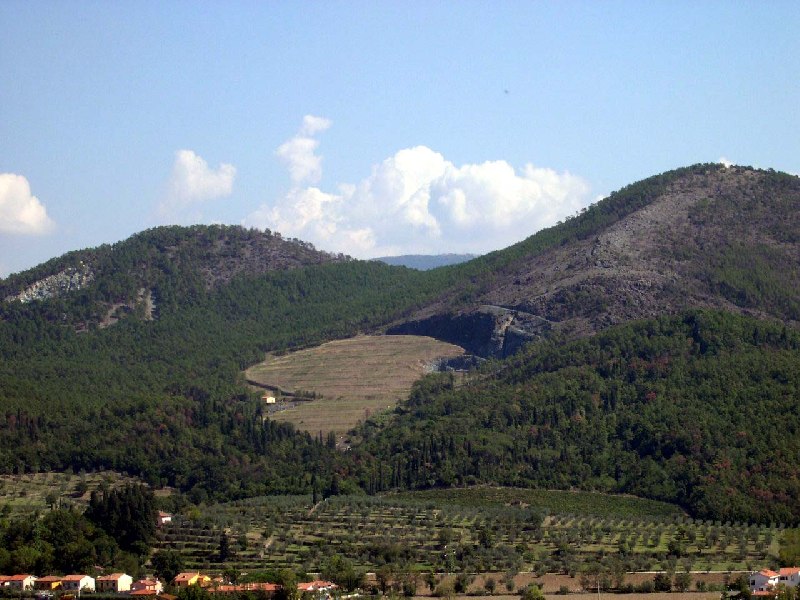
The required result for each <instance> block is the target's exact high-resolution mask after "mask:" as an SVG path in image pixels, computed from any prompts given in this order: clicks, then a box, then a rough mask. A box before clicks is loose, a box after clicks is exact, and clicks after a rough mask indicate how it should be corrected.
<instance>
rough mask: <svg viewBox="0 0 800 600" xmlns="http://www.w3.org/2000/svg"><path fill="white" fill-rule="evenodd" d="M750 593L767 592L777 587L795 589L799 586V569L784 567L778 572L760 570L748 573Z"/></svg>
mask: <svg viewBox="0 0 800 600" xmlns="http://www.w3.org/2000/svg"><path fill="white" fill-rule="evenodd" d="M749 579H750V591H753V592H769V591H772V590H774V589H775V587H777V586H779V585H785V586H786V587H797V586H798V585H800V567H784V568H782V569H780V570H778V571H772V570H770V569H762V570H761V571H758V572H757V573H750V578H749Z"/></svg>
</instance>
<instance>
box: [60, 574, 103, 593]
mask: <svg viewBox="0 0 800 600" xmlns="http://www.w3.org/2000/svg"><path fill="white" fill-rule="evenodd" d="M61 589H62V590H64V591H69V592H80V591H86V592H93V591H94V589H95V587H94V577H89V576H88V575H64V577H62V578H61Z"/></svg>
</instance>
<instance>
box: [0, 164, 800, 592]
mask: <svg viewBox="0 0 800 600" xmlns="http://www.w3.org/2000/svg"><path fill="white" fill-rule="evenodd" d="M798 215H800V178H797V177H794V176H790V175H787V174H783V173H776V172H774V171H762V170H757V169H750V168H745V167H732V168H725V167H723V166H721V165H693V166H691V167H686V168H683V169H677V170H675V171H671V172H668V173H664V174H661V175H656V176H654V177H651V178H648V179H646V180H643V181H640V182H637V183H634V184H631V185H630V186H627V187H625V188H623V189H621V190H620V191H618V192H615V193H613V194H611V195H610V196H608V197H607V198H604V199H603V200H600V201H598V202H597V203H596V204H594V205H592V206H591V207H589V208H588V209H587V210H585V211H582V212H580V213H579V214H577V215H575V216H574V217H572V218H570V219H567V220H566V221H565V222H563V223H561V224H559V225H557V226H554V227H552V228H549V229H545V230H542V231H540V232H539V233H536V234H535V235H533V236H531V237H530V238H528V239H526V240H524V241H523V242H520V243H518V244H515V245H513V246H510V247H509V248H506V249H504V250H499V251H496V252H493V253H490V254H487V255H484V256H480V257H477V258H474V259H473V260H469V261H467V262H463V263H460V264H457V265H451V266H446V267H441V268H437V269H432V270H429V271H416V270H413V269H408V268H405V267H393V266H389V265H385V264H381V263H376V262H369V261H357V260H352V259H349V258H348V257H346V256H343V255H331V254H327V253H324V252H319V251H317V250H315V249H314V248H313V247H311V246H310V245H309V244H305V243H303V242H300V241H298V240H285V239H283V238H282V237H281V236H280V235H279V234H277V233H272V232H261V231H256V230H245V229H242V228H238V227H230V226H194V227H189V228H182V227H163V228H156V229H154V230H148V231H146V232H142V233H141V234H137V235H135V236H133V237H131V238H129V239H128V240H123V241H122V242H119V243H117V244H114V245H113V246H102V247H99V248H95V249H87V250H80V251H75V252H72V253H68V254H67V255H64V256H62V257H57V258H54V259H52V260H51V261H48V262H47V263H44V264H43V265H40V266H39V267H36V268H34V269H31V270H29V271H27V272H24V273H20V274H16V275H14V276H12V277H10V278H8V279H5V280H2V281H0V297H2V298H5V300H4V301H3V302H2V303H0V359H2V360H0V402H2V404H0V406H2V409H0V473H1V474H2V475H3V476H4V477H5V479H4V480H3V485H2V492H3V494H2V495H0V504H3V505H4V506H5V507H6V508H3V511H4V515H5V518H6V520H4V521H2V523H0V536H2V538H3V540H5V543H6V545H8V546H9V547H12V548H16V549H15V550H13V551H11V552H7V553H5V554H4V553H2V552H0V562H2V564H3V565H5V567H4V568H6V569H11V568H12V566H14V568H15V569H22V568H23V567H24V568H25V569H27V570H30V571H34V570H35V569H36V568H37V567H36V565H37V564H40V565H44V564H48V563H47V561H48V560H49V561H50V563H49V564H53V560H52V559H53V558H62V557H54V556H51V555H49V554H47V553H46V552H45V553H44V554H42V553H40V554H37V555H35V556H38V557H39V558H37V559H34V558H31V557H32V556H34V554H31V552H30V551H29V549H30V548H34V549H37V548H39V547H42V542H41V540H40V539H38V538H36V536H40V535H44V534H48V535H49V534H52V533H53V532H52V531H49V532H42V531H41V529H40V528H37V527H36V523H39V522H47V523H51V522H56V521H58V520H59V519H65V520H67V521H69V522H80V520H81V519H82V514H81V511H82V510H83V509H84V507H85V506H86V504H87V502H88V500H87V494H90V493H91V491H92V490H93V489H95V490H97V489H103V488H104V487H109V486H110V489H114V485H116V484H113V482H114V481H117V480H119V481H125V482H127V483H130V482H142V483H144V484H145V485H146V486H147V488H146V489H148V490H156V491H160V490H169V492H170V493H169V494H165V493H162V492H159V494H160V495H159V496H158V497H157V498H156V499H154V500H153V502H154V503H155V504H157V505H158V506H159V508H160V509H163V510H166V511H168V512H170V513H173V514H174V520H173V521H172V522H171V523H170V524H169V525H166V524H165V525H166V526H164V527H163V528H161V529H160V530H159V532H158V534H157V535H156V537H155V538H154V539H153V540H150V541H148V542H147V544H149V545H146V547H144V546H141V545H139V546H133V545H130V544H128V545H127V546H125V547H124V549H123V548H122V547H121V546H120V547H118V548H116V549H115V547H114V545H113V544H111V543H110V542H109V541H108V539H106V538H104V537H103V535H105V534H103V535H100V532H99V531H98V529H97V528H94V529H93V528H92V527H95V526H94V525H93V526H92V527H88V526H86V527H84V530H83V531H85V532H86V540H88V541H89V542H90V543H91V544H98V546H97V547H98V548H99V547H103V548H105V549H106V550H107V551H105V550H104V551H103V552H101V553H100V554H99V555H98V553H97V551H96V552H95V554H91V552H89V551H88V550H87V553H84V554H82V560H83V561H84V562H83V563H81V564H90V565H92V564H97V563H98V562H102V563H103V564H102V566H103V567H104V568H109V569H110V568H115V567H116V568H125V569H129V570H132V569H133V568H134V567H135V568H137V569H140V570H146V569H148V568H149V567H150V566H151V565H152V562H150V561H151V560H152V559H153V558H155V557H156V554H153V551H154V549H155V552H156V553H160V552H164V553H167V554H166V555H168V556H178V557H179V558H180V559H181V560H183V561H184V562H185V565H186V566H187V568H192V569H202V570H211V571H213V572H219V573H221V572H224V571H226V570H237V571H247V572H254V571H261V570H263V571H264V572H265V573H266V574H267V575H264V576H270V577H273V576H274V575H275V573H276V571H281V570H285V569H290V570H294V571H303V572H318V571H324V569H325V568H326V565H328V564H330V563H331V561H336V560H339V559H340V558H341V559H342V560H346V561H348V564H349V565H350V566H351V567H352V568H353V569H356V570H358V572H367V571H369V572H375V573H378V572H379V571H381V570H382V569H383V571H384V572H385V573H388V575H387V576H389V575H392V573H394V574H395V575H396V574H398V573H400V574H402V577H401V576H400V575H397V577H398V579H397V581H400V579H402V578H405V577H407V576H411V574H416V576H423V574H424V573H427V572H430V573H440V574H441V573H445V572H450V573H462V574H466V573H473V574H474V573H482V574H483V575H481V576H480V578H478V579H476V580H474V581H473V582H471V583H469V584H468V585H467V587H466V588H464V586H463V585H462V584H463V583H464V580H462V581H461V582H458V581H454V582H452V583H454V585H455V584H458V587H461V588H464V589H462V593H463V592H465V591H466V590H467V589H469V590H470V591H472V592H475V593H477V592H478V591H481V589H479V588H482V591H488V588H487V587H486V584H487V580H488V578H491V577H494V578H495V581H494V584H493V585H495V588H494V590H493V591H492V592H491V593H495V594H497V593H499V592H501V591H502V589H503V588H504V587H505V583H502V582H503V579H504V578H507V579H509V580H510V581H511V582H513V586H518V585H522V584H521V581H522V579H516V576H517V575H518V574H525V576H526V577H528V578H529V579H531V578H533V579H535V578H538V577H540V576H543V575H545V574H548V573H549V574H550V575H551V576H554V577H555V576H557V577H567V578H570V579H571V580H572V581H571V582H568V583H565V584H563V585H565V586H566V588H567V589H566V591H575V590H578V589H582V588H586V586H585V585H583V583H586V582H583V583H581V582H580V580H581V577H587V578H589V579H591V578H592V577H594V578H595V580H596V579H597V578H598V577H601V578H602V577H605V578H606V579H603V581H611V580H612V579H613V575H614V574H615V573H616V574H619V573H623V574H625V576H626V577H627V576H628V575H627V574H629V573H630V572H637V573H639V575H637V576H636V577H638V578H639V579H635V578H634V577H633V576H631V579H630V580H629V581H628V583H631V582H632V581H635V582H636V583H635V585H634V586H633V587H631V586H629V585H627V584H626V583H625V582H624V581H622V580H620V581H616V582H612V583H613V584H614V585H612V584H611V583H609V584H608V585H606V584H605V583H603V585H602V586H601V587H603V588H606V589H611V588H615V589H617V590H620V591H632V590H634V591H635V589H638V588H636V587H635V586H638V585H640V584H641V585H642V586H644V587H643V588H642V590H644V591H647V590H646V589H645V588H646V587H647V585H645V584H646V583H648V581H645V580H647V579H652V577H650V576H649V575H645V573H646V572H649V571H658V572H660V573H672V574H673V575H675V576H677V575H676V574H678V573H680V572H691V573H692V577H694V578H695V579H694V581H693V582H692V585H696V582H697V581H700V580H701V579H702V578H701V577H700V575H699V572H704V573H705V572H707V571H708V572H710V573H709V576H713V577H718V575H717V574H715V572H717V571H724V572H740V571H748V570H750V569H753V568H761V567H763V566H773V567H777V566H779V564H784V563H786V564H792V563H794V562H798V560H800V554H798V552H796V549H794V548H795V546H797V545H798V544H796V543H795V542H794V541H792V540H796V538H797V531H798V530H797V527H798V525H800V507H799V506H798V504H797V498H798V497H800V483H799V482H800V471H799V470H798V469H800V466H799V465H800V431H798V423H797V420H796V419H793V418H791V415H795V414H796V412H797V406H798V398H800V328H798V321H800V312H798V310H800V308H798V307H800V267H798V265H799V264H800V262H798V261H799V260H800V237H798V233H797V232H798V231H800V223H799V222H798ZM76 269H86V272H87V273H88V272H91V277H88V276H87V277H84V278H83V279H82V280H81V285H80V286H71V287H70V286H67V285H49V284H48V285H45V284H47V282H52V281H61V279H63V276H62V275H60V274H64V273H72V272H74V270H76ZM59 277H61V279H59ZM53 278H55V279H53ZM30 290H39V291H37V292H36V294H33V293H32V292H30ZM42 290H44V291H43V292H41V293H39V292H40V291H42ZM23 300H24V302H23ZM110 310H113V316H114V318H113V319H109V318H107V317H108V315H109V311H110ZM387 334H391V335H387ZM465 351H466V352H467V353H470V354H475V355H477V356H480V357H481V358H482V359H485V360H481V361H474V362H472V363H471V364H470V365H469V367H470V370H469V372H468V373H467V374H465V375H457V374H454V373H452V372H450V373H436V372H430V373H429V372H428V371H431V370H432V369H431V368H430V366H431V363H433V362H435V361H436V360H438V359H441V358H444V357H448V358H457V357H460V356H461V355H463V354H464V353H465ZM248 381H249V382H252V385H247V382H248ZM265 389H279V390H284V391H285V392H287V394H284V395H285V397H282V396H284V395H282V394H281V393H280V392H277V393H275V392H270V393H269V394H267V395H268V396H269V395H274V396H275V397H276V402H275V404H267V403H266V402H265V401H264V400H263V399H262V396H264V395H265ZM289 393H291V394H294V395H292V396H290V395H289ZM287 399H288V400H287ZM66 473H77V474H78V475H70V476H66V475H63V474H66ZM109 473H118V474H120V475H119V476H116V475H113V476H112V475H109ZM75 478H77V482H76V479H75ZM137 494H139V492H137ZM144 495H145V496H146V495H147V494H144ZM133 496H135V494H134V495H133ZM54 498H61V499H64V502H63V506H62V507H61V508H58V507H57V506H56V507H55V508H53V507H54V506H55V505H54V503H53V502H52V500H53V499H54ZM70 507H72V508H70ZM54 530H55V529H54ZM59 531H60V530H59ZM26 536H27V537H26ZM57 541H58V542H59V543H61V542H65V541H68V540H65V539H59V540H57ZM46 543H49V544H51V545H52V544H54V543H55V542H53V541H47V542H46ZM59 547H61V546H59ZM82 547H83V548H84V549H87V548H88V546H86V545H85V544H84V545H83V546H82ZM221 547H222V548H223V549H225V552H224V553H222V552H220V548H221ZM17 550H19V551H17ZM112 550H113V552H112ZM36 551H37V552H39V550H36ZM337 557H339V558H337ZM36 560H39V561H40V562H39V563H37V562H36ZM25 561H27V562H25ZM337 564H338V563H337ZM509 573H514V574H515V575H514V576H512V577H507V575H508V574H509ZM487 574H492V575H487ZM392 576H394V575H392ZM642 577H644V579H641V578H642ZM608 578H611V579H608ZM526 581H527V580H526ZM543 581H544V580H543ZM559 581H561V580H559ZM587 581H588V579H587ZM709 581H711V580H709ZM476 582H479V583H476ZM576 582H577V583H576ZM573 583H575V585H573ZM595 583H597V581H595ZM662 583H663V582H662ZM711 583H713V584H714V585H720V582H719V581H718V580H714V581H713V582H711ZM440 584H441V585H443V586H444V587H443V589H442V590H440V591H442V592H443V593H445V594H444V595H447V594H446V592H448V588H447V586H448V585H449V583H448V582H443V580H442V579H441V578H440V579H439V580H438V581H436V582H434V587H433V588H429V589H428V592H431V591H433V590H434V589H435V587H436V586H437V585H440ZM470 585H472V587H469V586H470ZM587 585H588V584H587ZM704 585H705V584H704ZM560 587H561V584H559V585H558V588H556V589H550V590H549V591H552V592H558V591H559V588H560ZM589 587H592V586H589ZM594 587H596V586H594ZM676 587H681V586H678V585H676ZM398 591H400V590H399V589H398ZM406 591H408V589H406ZM413 591H415V592H416V591H420V592H422V591H424V586H423V585H422V584H420V585H419V586H418V588H414V590H413ZM507 591H510V590H507Z"/></svg>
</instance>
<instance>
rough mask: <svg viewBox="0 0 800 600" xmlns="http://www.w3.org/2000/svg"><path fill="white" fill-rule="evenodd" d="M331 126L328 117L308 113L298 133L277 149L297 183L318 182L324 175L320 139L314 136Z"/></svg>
mask: <svg viewBox="0 0 800 600" xmlns="http://www.w3.org/2000/svg"><path fill="white" fill-rule="evenodd" d="M330 126H331V122H330V121H329V120H328V119H325V118H323V117H315V116H313V115H306V116H305V117H303V124H302V125H301V127H300V130H299V131H298V132H297V134H296V135H295V136H294V137H293V138H291V139H290V140H287V141H286V142H284V143H283V144H281V145H280V146H279V147H278V149H277V150H276V154H277V155H278V156H279V157H280V159H281V160H282V161H283V162H284V164H286V166H287V167H288V168H289V174H290V175H291V177H292V181H293V182H294V184H295V185H299V184H301V183H316V182H318V181H319V180H320V178H321V177H322V157H321V156H318V155H317V153H316V152H317V147H318V146H319V141H318V140H316V139H315V138H314V137H312V136H314V135H316V134H317V133H321V132H323V131H325V130H326V129H328V127H330Z"/></svg>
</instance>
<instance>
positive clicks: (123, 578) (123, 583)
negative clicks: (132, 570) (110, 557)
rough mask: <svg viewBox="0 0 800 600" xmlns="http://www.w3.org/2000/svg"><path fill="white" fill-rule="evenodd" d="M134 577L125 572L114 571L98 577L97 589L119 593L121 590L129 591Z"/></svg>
mask: <svg viewBox="0 0 800 600" xmlns="http://www.w3.org/2000/svg"><path fill="white" fill-rule="evenodd" d="M132 583H133V577H131V576H130V575H126V574H125V573H112V574H111V575H103V576H102V577H98V578H97V584H96V587H97V591H98V592H113V593H115V594H119V593H120V592H129V591H130V590H131V584H132Z"/></svg>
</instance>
